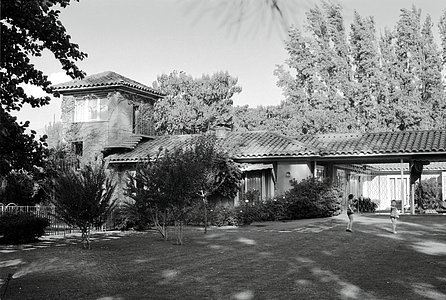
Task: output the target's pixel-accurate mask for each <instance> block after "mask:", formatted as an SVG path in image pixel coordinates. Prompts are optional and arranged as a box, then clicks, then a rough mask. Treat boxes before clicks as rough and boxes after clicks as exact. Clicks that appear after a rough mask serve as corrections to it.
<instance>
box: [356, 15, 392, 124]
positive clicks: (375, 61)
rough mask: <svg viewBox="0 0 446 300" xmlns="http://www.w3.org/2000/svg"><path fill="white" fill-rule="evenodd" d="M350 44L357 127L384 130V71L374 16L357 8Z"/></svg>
mask: <svg viewBox="0 0 446 300" xmlns="http://www.w3.org/2000/svg"><path fill="white" fill-rule="evenodd" d="M350 44H351V53H352V63H353V67H354V70H355V72H354V79H355V80H354V83H353V84H352V85H353V87H354V89H353V97H352V103H351V106H352V114H354V116H355V117H356V124H355V126H354V127H355V128H356V129H358V130H360V131H371V130H377V129H382V128H383V126H382V120H381V115H382V111H381V110H382V107H381V106H382V100H383V96H384V95H383V93H384V89H383V87H382V84H383V73H382V72H381V69H380V68H381V65H380V57H379V48H378V45H377V40H376V31H375V22H374V20H373V18H372V17H367V18H363V17H361V16H360V15H359V13H358V12H356V11H355V13H354V18H353V23H352V24H351V31H350Z"/></svg>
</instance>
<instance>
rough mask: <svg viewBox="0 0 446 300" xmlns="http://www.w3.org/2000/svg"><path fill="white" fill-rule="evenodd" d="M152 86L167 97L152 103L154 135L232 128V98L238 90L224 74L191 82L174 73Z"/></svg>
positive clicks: (185, 75) (184, 74) (232, 78)
mask: <svg viewBox="0 0 446 300" xmlns="http://www.w3.org/2000/svg"><path fill="white" fill-rule="evenodd" d="M154 86H155V87H156V88H158V89H160V90H161V91H163V92H164V93H166V94H167V96H166V97H165V98H164V99H161V100H159V101H158V102H157V103H156V104H155V112H154V117H155V121H156V124H157V128H156V130H157V132H158V134H191V133H202V132H206V131H207V130H209V129H212V128H213V127H214V126H216V125H228V126H232V122H233V121H232V115H231V113H230V112H231V108H232V104H233V100H232V97H233V96H234V94H236V93H240V92H241V87H240V86H238V85H237V78H235V77H232V76H230V75H229V74H228V72H217V73H215V74H213V75H211V76H209V75H203V76H202V77H201V78H196V79H194V78H193V77H192V76H191V75H187V74H186V73H184V72H179V73H178V72H176V71H174V72H172V73H170V74H169V75H167V74H163V75H161V76H158V79H157V81H156V82H154Z"/></svg>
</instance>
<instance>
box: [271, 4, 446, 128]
mask: <svg viewBox="0 0 446 300" xmlns="http://www.w3.org/2000/svg"><path fill="white" fill-rule="evenodd" d="M321 3H322V5H321V6H320V7H319V6H317V5H315V6H314V8H311V9H310V10H309V11H308V12H307V26H306V27H305V28H304V29H305V30H304V31H301V30H298V29H296V28H292V29H291V30H290V32H289V40H288V41H286V43H285V48H286V50H287V51H288V54H289V58H288V59H287V60H286V61H285V65H286V66H278V67H277V68H276V70H275V74H276V76H277V77H278V83H277V84H278V86H279V87H281V88H282V89H283V91H284V92H283V93H284V95H285V101H284V103H283V104H282V105H281V107H282V108H288V109H289V110H292V111H293V113H292V114H291V115H292V116H293V117H295V118H297V121H292V122H290V123H288V121H291V120H292V118H286V117H284V116H285V115H286V114H287V113H286V111H282V112H280V114H278V115H277V118H278V119H279V120H282V121H283V123H287V124H295V126H298V128H297V130H294V134H295V133H296V132H301V133H326V132H335V131H336V132H348V131H353V132H357V131H360V132H367V131H368V132H370V131H377V130H392V131H393V130H410V129H411V130H414V129H430V128H445V126H446V116H445V107H446V106H445V97H444V87H443V85H444V82H443V79H442V76H441V71H442V69H443V67H444V62H443V63H442V62H441V58H440V52H439V51H438V50H437V46H436V44H435V41H434V38H433V34H432V27H433V24H432V21H431V19H430V17H429V16H427V18H426V20H425V22H424V23H423V25H421V12H420V10H418V9H417V8H416V7H412V8H411V9H402V10H401V15H400V17H399V19H398V22H397V25H396V27H395V30H392V31H391V30H385V32H384V34H382V35H381V36H380V38H379V40H378V38H377V37H376V32H375V23H374V21H373V18H371V17H367V18H363V17H361V16H360V15H359V14H358V13H357V12H355V14H354V19H353V23H352V24H351V31H350V36H349V39H348V40H347V39H346V34H345V29H344V26H343V20H342V16H341V12H342V9H341V7H340V6H339V5H336V4H332V3H327V2H324V1H322V2H321ZM445 20H446V13H445V15H444V16H443V17H442V19H441V21H440V26H439V28H440V35H441V37H442V44H443V45H444V44H445V43H446V42H445V41H446V38H445V37H446V25H444V24H446V21H445ZM443 53H445V52H444V51H443ZM299 127H300V128H299ZM279 128H280V125H279Z"/></svg>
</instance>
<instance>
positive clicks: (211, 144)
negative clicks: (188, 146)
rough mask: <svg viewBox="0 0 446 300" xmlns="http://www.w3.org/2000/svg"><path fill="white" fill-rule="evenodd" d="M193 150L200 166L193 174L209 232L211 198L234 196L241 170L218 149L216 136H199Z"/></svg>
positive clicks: (205, 224)
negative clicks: (209, 203) (208, 213)
mask: <svg viewBox="0 0 446 300" xmlns="http://www.w3.org/2000/svg"><path fill="white" fill-rule="evenodd" d="M193 151H194V162H195V164H197V166H198V170H196V171H195V172H196V173H195V175H193V176H194V177H195V187H196V188H197V190H198V193H199V196H201V198H202V200H203V204H204V226H205V227H204V228H205V233H207V224H208V219H207V211H208V202H209V198H211V197H224V198H234V197H235V196H236V195H237V190H238V186H239V182H240V180H241V171H240V169H239V168H238V167H237V166H236V164H235V163H234V162H233V161H232V160H231V159H230V158H229V156H228V155H227V154H225V153H223V152H222V151H221V150H219V149H218V144H217V140H216V138H215V136H212V135H204V136H201V137H199V138H198V139H197V140H196V141H195V142H194V145H193Z"/></svg>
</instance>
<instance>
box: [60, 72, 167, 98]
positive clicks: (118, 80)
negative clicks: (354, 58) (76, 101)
mask: <svg viewBox="0 0 446 300" xmlns="http://www.w3.org/2000/svg"><path fill="white" fill-rule="evenodd" d="M107 86H126V87H129V88H133V89H137V90H141V91H145V92H149V93H152V94H155V95H159V96H164V94H163V93H161V92H160V91H157V90H155V89H153V88H150V87H148V86H146V85H144V84H142V83H139V82H137V81H134V80H132V79H130V78H127V77H124V76H122V75H120V74H118V73H115V72H112V71H106V72H102V73H99V74H93V75H89V76H86V77H85V78H84V79H75V80H72V81H68V82H64V83H60V84H56V85H53V89H54V90H55V91H59V92H64V91H72V90H79V89H86V88H97V87H107Z"/></svg>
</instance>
